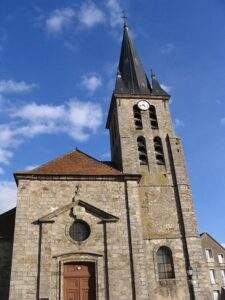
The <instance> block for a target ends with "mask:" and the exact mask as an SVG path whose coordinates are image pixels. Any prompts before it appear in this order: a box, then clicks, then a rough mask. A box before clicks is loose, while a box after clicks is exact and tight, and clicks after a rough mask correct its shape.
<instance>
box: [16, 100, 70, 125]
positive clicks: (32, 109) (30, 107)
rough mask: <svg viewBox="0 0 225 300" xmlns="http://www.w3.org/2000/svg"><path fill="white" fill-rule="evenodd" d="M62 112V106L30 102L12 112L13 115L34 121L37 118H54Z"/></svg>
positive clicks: (37, 119) (58, 116)
mask: <svg viewBox="0 0 225 300" xmlns="http://www.w3.org/2000/svg"><path fill="white" fill-rule="evenodd" d="M63 113H64V106H63V105H59V106H53V105H47V104H40V105H38V104H36V103H30V104H27V105H25V106H23V107H22V108H21V109H19V110H16V111H15V112H14V113H12V116H13V117H20V118H22V119H26V120H30V121H32V122H36V121H39V120H56V119H58V118H60V117H61V116H62V114H63Z"/></svg>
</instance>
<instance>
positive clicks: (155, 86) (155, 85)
mask: <svg viewBox="0 0 225 300" xmlns="http://www.w3.org/2000/svg"><path fill="white" fill-rule="evenodd" d="M151 78H152V95H154V96H169V94H167V92H166V91H164V90H163V89H162V87H161V85H160V83H159V81H158V78H157V76H156V74H155V73H154V72H153V71H152V70H151Z"/></svg>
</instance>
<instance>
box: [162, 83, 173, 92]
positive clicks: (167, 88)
mask: <svg viewBox="0 0 225 300" xmlns="http://www.w3.org/2000/svg"><path fill="white" fill-rule="evenodd" d="M160 85H161V88H162V89H163V90H164V91H166V92H167V93H170V92H171V90H172V87H171V86H169V85H166V84H163V83H161V84H160Z"/></svg>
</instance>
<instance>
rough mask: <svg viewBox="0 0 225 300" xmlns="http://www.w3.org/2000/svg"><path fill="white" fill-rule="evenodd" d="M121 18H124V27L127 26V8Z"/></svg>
mask: <svg viewBox="0 0 225 300" xmlns="http://www.w3.org/2000/svg"><path fill="white" fill-rule="evenodd" d="M121 19H122V20H123V25H124V27H126V26H127V15H126V11H125V10H122V16H121Z"/></svg>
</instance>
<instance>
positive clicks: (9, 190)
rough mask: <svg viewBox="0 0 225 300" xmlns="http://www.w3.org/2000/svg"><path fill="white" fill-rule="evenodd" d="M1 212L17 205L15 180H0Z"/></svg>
mask: <svg viewBox="0 0 225 300" xmlns="http://www.w3.org/2000/svg"><path fill="white" fill-rule="evenodd" d="M0 191H1V193H0V203H1V206H0V213H3V212H4V211H7V210H9V209H11V208H13V207H15V205H16V184H15V183H14V182H13V181H2V182H0Z"/></svg>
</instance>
